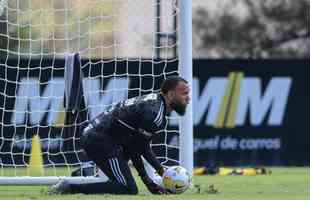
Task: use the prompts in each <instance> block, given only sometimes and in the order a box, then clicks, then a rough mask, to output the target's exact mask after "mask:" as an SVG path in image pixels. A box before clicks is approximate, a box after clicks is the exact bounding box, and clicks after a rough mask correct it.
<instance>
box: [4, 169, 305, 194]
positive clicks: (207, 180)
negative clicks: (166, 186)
mask: <svg viewBox="0 0 310 200" xmlns="http://www.w3.org/2000/svg"><path fill="white" fill-rule="evenodd" d="M270 170H271V171H272V174H271V175H259V176H225V177H220V176H196V177H194V184H195V185H199V187H200V192H198V189H197V187H194V188H192V189H189V190H188V191H186V192H185V193H183V194H181V195H169V197H167V196H160V197H159V196H156V195H151V194H150V193H149V192H148V191H147V190H146V188H145V187H144V185H143V184H142V183H141V181H140V180H139V179H138V178H137V179H136V180H137V182H138V185H139V189H140V192H139V195H138V196H128V195H82V194H77V195H48V194H47V190H48V187H47V186H0V199H6V200H11V199H14V200H15V199H18V200H19V199H20V200H22V199H23V200H25V199H26V200H36V199H38V200H41V199H44V200H52V199H53V200H55V199H56V200H80V199H81V200H97V199H98V200H99V199H109V200H110V199H111V200H114V199H117V200H118V199H124V200H125V199H134V200H144V199H145V200H146V199H147V200H155V199H158V198H160V199H168V198H169V199H176V200H196V199H197V200H198V199H199V200H299V199H300V200H302V199H304V200H309V198H310V189H309V186H310V168H270ZM210 185H213V186H214V188H215V189H216V190H218V192H217V193H212V192H210V189H209V186H210Z"/></svg>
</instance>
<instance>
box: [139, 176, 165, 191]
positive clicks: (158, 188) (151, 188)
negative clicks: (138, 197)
mask: <svg viewBox="0 0 310 200" xmlns="http://www.w3.org/2000/svg"><path fill="white" fill-rule="evenodd" d="M142 181H143V183H144V184H145V186H146V187H147V189H148V190H149V192H151V193H152V194H171V192H169V190H167V189H165V188H163V187H162V186H160V185H158V184H156V183H154V182H153V180H151V179H150V178H149V177H143V178H142Z"/></svg>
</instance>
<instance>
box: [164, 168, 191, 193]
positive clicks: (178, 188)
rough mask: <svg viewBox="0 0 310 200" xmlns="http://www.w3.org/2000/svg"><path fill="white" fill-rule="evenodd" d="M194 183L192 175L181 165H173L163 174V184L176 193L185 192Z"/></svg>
mask: <svg viewBox="0 0 310 200" xmlns="http://www.w3.org/2000/svg"><path fill="white" fill-rule="evenodd" d="M191 184H192V176H191V175H190V173H189V172H188V171H187V170H186V169H185V168H184V167H181V166H172V167H169V168H168V169H166V170H165V172H164V174H163V186H164V187H165V188H166V189H168V190H169V191H170V192H172V193H174V194H181V193H183V192H185V191H186V190H187V189H188V188H189V187H190V185H191Z"/></svg>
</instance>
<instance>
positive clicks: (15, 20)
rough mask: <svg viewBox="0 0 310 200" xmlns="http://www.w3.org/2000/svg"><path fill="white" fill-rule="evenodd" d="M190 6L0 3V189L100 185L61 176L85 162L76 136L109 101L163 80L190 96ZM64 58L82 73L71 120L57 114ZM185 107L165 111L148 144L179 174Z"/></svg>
mask: <svg viewBox="0 0 310 200" xmlns="http://www.w3.org/2000/svg"><path fill="white" fill-rule="evenodd" d="M191 3H192V1H191V0H130V1H128V0H57V1H55V0H26V1H24V0H16V1H7V0H2V1H0V185H50V184H55V183H57V182H58V181H59V180H60V179H67V180H69V181H70V182H74V183H78V182H84V183H85V182H97V181H104V180H106V177H94V176H74V177H73V176H71V172H72V171H74V170H76V169H78V168H80V167H81V166H83V165H84V163H85V162H87V161H88V160H87V157H86V156H85V154H84V152H83V150H82V149H81V148H80V139H79V138H80V131H79V128H80V126H81V125H82V124H83V122H85V121H86V120H88V119H90V118H92V117H94V116H96V115H97V114H98V113H100V112H102V111H103V110H105V109H107V108H108V107H109V106H111V105H113V104H115V103H117V102H118V101H119V100H122V99H126V98H130V97H133V96H138V95H143V94H148V93H150V92H159V89H160V84H161V82H162V80H164V79H165V78H166V77H167V76H170V75H175V74H179V75H181V76H182V77H183V78H185V79H186V80H187V81H188V83H189V86H190V88H192V78H193V77H192V76H193V72H192V16H191V9H192V5H191ZM157 9H160V12H158V10H157ZM158 13H160V15H157V16H156V14H158ZM157 19H160V21H158V20H157ZM174 20H176V21H177V23H174ZM156 23H159V24H156ZM157 25H158V27H160V29H159V30H158V29H156V26H157ZM159 35H160V36H161V37H160V39H159V40H158V38H157V37H158V36H159ZM171 35H173V37H171ZM157 41H159V43H158V42H157ZM176 50H177V51H176ZM156 52H159V55H156ZM175 52H177V55H175ZM68 55H77V56H78V58H79V62H78V63H76V62H74V63H72V62H73V61H72V62H71V63H70V66H71V68H72V69H79V72H81V74H82V78H81V83H82V87H83V88H82V89H81V92H82V93H83V94H82V96H83V101H82V102H80V104H79V105H78V106H77V107H78V110H77V111H74V112H71V111H69V110H67V108H66V105H68V96H66V95H65V92H66V91H67V89H66V87H68V78H66V77H67V76H66V70H67V69H68V68H66V67H67V66H68V65H69V64H68ZM77 67H79V68H77ZM191 93H192V91H191ZM190 95H191V94H190ZM65 96H66V98H64V97H65ZM191 99H192V98H191ZM192 107H193V106H192V101H191V102H190V103H189V105H188V108H187V112H186V114H185V116H184V117H182V118H180V117H179V116H177V115H176V114H175V113H173V115H172V116H170V117H169V118H168V121H169V124H168V125H167V127H166V128H165V129H164V130H162V133H161V134H160V136H159V137H158V138H155V140H154V143H153V144H152V147H153V150H154V152H155V153H156V155H157V156H158V158H159V160H160V161H161V162H162V164H163V165H166V166H169V165H182V166H184V167H185V168H186V169H187V170H188V171H189V172H192V171H193V163H194V162H193V160H194V159H193V111H192Z"/></svg>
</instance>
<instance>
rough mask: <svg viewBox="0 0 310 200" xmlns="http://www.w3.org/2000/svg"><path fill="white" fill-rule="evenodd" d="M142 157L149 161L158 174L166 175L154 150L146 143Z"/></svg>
mask: <svg viewBox="0 0 310 200" xmlns="http://www.w3.org/2000/svg"><path fill="white" fill-rule="evenodd" d="M142 156H143V157H144V158H145V160H147V162H148V163H149V164H150V165H152V167H153V168H154V169H155V170H156V172H157V173H158V174H159V175H160V176H162V175H163V173H164V167H163V166H162V165H161V164H160V162H159V161H158V159H157V158H156V156H155V154H154V152H153V150H152V149H151V146H150V144H149V143H146V144H145V145H144V151H143V153H142Z"/></svg>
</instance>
